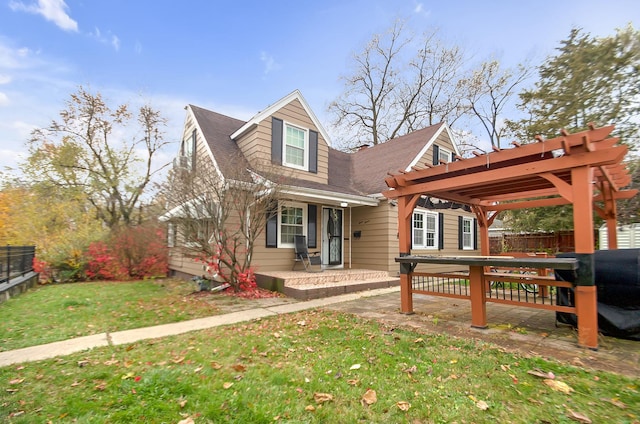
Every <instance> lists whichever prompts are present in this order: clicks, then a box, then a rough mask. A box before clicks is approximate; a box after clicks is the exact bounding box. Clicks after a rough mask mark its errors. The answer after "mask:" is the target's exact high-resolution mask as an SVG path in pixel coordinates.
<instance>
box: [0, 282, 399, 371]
mask: <svg viewBox="0 0 640 424" xmlns="http://www.w3.org/2000/svg"><path fill="white" fill-rule="evenodd" d="M398 290H399V289H398V288H397V287H392V288H387V289H380V290H371V291H365V292H357V293H350V294H345V295H341V296H333V297H327V298H323V299H314V300H309V301H305V302H296V301H291V300H290V299H287V300H286V301H285V302H278V300H279V299H278V298H270V299H264V302H262V304H263V305H264V306H262V307H256V308H252V309H246V310H242V311H238V312H232V313H228V314H223V315H214V316H211V317H206V318H198V319H194V320H190V321H182V322H176V323H171V324H163V325H155V326H153V327H145V328H136V329H132V330H123V331H117V332H114V333H100V334H94V335H91V336H85V337H77V338H73V339H69V340H63V341H59V342H53V343H48V344H44V345H39V346H31V347H26V348H23V349H16V350H9V351H6V352H0V367H5V366H7V365H12V364H17V363H21V362H31V361H39V360H42V359H49V358H54V357H56V356H61V355H69V354H71V353H75V352H81V351H83V350H87V349H92V348H94V347H104V346H116V345H122V344H130V343H133V342H137V341H139V340H145V339H155V338H158V337H166V336H173V335H176V334H182V333H187V332H189V331H196V330H204V329H206V328H212V327H219V326H222V325H229V324H235V323H238V322H242V321H250V320H254V319H257V318H264V317H268V316H272V315H280V314H288V313H292V312H298V311H302V310H305V309H314V308H322V307H327V306H329V305H332V304H336V303H341V302H349V301H354V300H359V299H365V298H369V297H372V296H380V295H384V294H388V293H392V292H398ZM396 296H397V295H396ZM259 303H260V302H259Z"/></svg>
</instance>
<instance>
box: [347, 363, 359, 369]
mask: <svg viewBox="0 0 640 424" xmlns="http://www.w3.org/2000/svg"><path fill="white" fill-rule="evenodd" d="M349 369H350V370H359V369H360V364H353V365H351V368H349Z"/></svg>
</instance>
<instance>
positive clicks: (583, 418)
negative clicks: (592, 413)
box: [567, 409, 591, 424]
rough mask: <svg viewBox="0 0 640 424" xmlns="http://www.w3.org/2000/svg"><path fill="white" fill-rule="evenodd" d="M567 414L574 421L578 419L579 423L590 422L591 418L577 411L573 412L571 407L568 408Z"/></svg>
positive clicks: (587, 423) (588, 423)
mask: <svg viewBox="0 0 640 424" xmlns="http://www.w3.org/2000/svg"><path fill="white" fill-rule="evenodd" d="M568 411H569V412H568V413H567V416H568V417H569V418H571V419H572V420H574V421H578V422H579V423H584V424H591V420H590V419H589V417H587V416H586V415H582V414H580V413H578V412H573V411H572V410H571V409H569V410H568Z"/></svg>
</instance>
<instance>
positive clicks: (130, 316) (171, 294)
mask: <svg viewBox="0 0 640 424" xmlns="http://www.w3.org/2000/svg"><path fill="white" fill-rule="evenodd" d="M196 288H197V286H196V284H195V283H192V282H187V281H183V280H178V279H163V280H143V281H135V282H87V283H73V284H56V285H46V286H39V287H37V288H36V289H33V290H29V291H28V292H27V293H23V294H21V295H20V296H18V297H15V298H12V299H9V300H8V301H6V302H3V303H1V304H0V316H1V317H2V325H0V351H5V350H11V349H18V348H21V347H27V346H35V345H38V344H43V343H49V342H53V341H59V340H65V339H68V338H72V337H79V336H88V335H91V334H99V333H104V332H114V331H119V330H128V329H132V328H138V327H146V326H150V325H157V324H166V323H170V322H178V321H184V320H189V319H193V318H200V317H205V316H210V315H216V314H218V313H224V312H225V310H224V309H222V308H224V306H225V305H227V304H230V303H233V304H237V303H238V302H242V301H243V299H238V298H235V297H230V296H215V299H216V300H215V303H213V302H211V301H210V299H211V297H210V296H198V295H194V294H192V293H193V292H194V290H196Z"/></svg>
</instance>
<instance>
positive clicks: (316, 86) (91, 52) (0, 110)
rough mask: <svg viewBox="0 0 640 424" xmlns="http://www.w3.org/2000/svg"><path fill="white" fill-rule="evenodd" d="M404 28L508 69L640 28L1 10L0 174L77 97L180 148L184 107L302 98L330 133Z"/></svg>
mask: <svg viewBox="0 0 640 424" xmlns="http://www.w3.org/2000/svg"><path fill="white" fill-rule="evenodd" d="M398 18H400V19H405V20H406V21H407V26H408V27H409V28H411V29H412V30H413V31H415V32H417V33H420V32H422V31H425V30H432V29H436V28H437V29H438V31H439V35H440V37H441V38H444V39H445V40H447V41H448V42H451V43H455V44H458V45H460V46H462V47H463V48H464V49H465V50H467V51H468V52H470V53H471V54H472V55H473V57H474V60H477V61H478V63H479V62H480V61H481V60H483V59H486V58H488V57H489V56H491V55H493V56H495V57H497V58H498V59H499V60H501V61H502V62H503V63H504V64H506V65H511V66H512V65H514V64H516V63H518V62H521V61H524V60H525V59H526V58H533V59H534V63H535V62H538V63H539V62H540V61H542V60H543V59H544V57H546V56H547V55H549V54H552V53H553V49H554V48H555V47H557V46H558V45H559V41H560V40H562V39H564V38H566V37H567V36H568V34H569V31H570V29H571V28H572V27H576V26H577V27H581V28H583V29H584V30H585V32H588V33H590V34H592V35H610V34H613V33H614V31H615V28H618V27H622V26H624V25H626V24H627V23H632V24H634V27H636V28H638V22H640V2H638V1H636V0H628V1H623V0H608V1H595V0H575V1H574V0H555V1H548V0H540V1H535V2H520V1H506V0H495V1H491V0H487V1H478V0H475V1H471V0H469V1H464V0H459V1H455V0H452V1H437V2H436V1H426V0H423V1H416V0H407V1H404V0H396V1H383V0H355V1H349V0H326V1H303V0H298V1H277V0H276V1H271V2H265V1H242V0H230V1H215V0H212V1H204V0H201V1H188V0H184V1H171V0H154V1H144V0H0V169H2V168H4V167H5V166H15V165H16V162H17V160H18V159H19V158H20V157H24V154H25V152H26V145H25V143H26V141H27V139H28V135H29V132H30V131H31V130H32V129H33V128H36V127H44V126H46V125H48V123H49V122H50V121H51V120H52V119H56V118H57V117H58V113H59V111H60V110H62V109H63V108H64V102H65V101H66V100H67V99H68V97H69V95H70V94H71V93H73V92H75V91H76V89H77V87H78V86H79V85H83V86H85V87H87V88H89V89H90V90H93V91H100V92H101V93H102V94H103V95H104V96H105V97H106V98H107V99H109V100H110V101H111V102H112V104H115V103H122V102H130V103H131V104H132V105H135V104H136V102H139V101H146V102H149V103H151V104H152V105H153V106H154V107H156V108H158V109H160V110H161V111H162V113H163V115H164V116H165V117H167V118H168V119H169V125H168V127H167V129H166V137H167V139H169V140H175V141H177V140H178V139H179V137H180V136H181V127H182V124H183V122H184V106H185V105H186V104H189V103H191V104H195V105H198V106H201V107H205V108H209V109H211V110H214V111H217V112H221V113H225V114H228V115H231V116H234V117H236V118H240V119H248V118H250V117H251V116H252V115H254V114H255V113H257V112H258V111H260V110H262V109H264V108H265V107H266V106H268V105H269V104H271V103H273V102H275V101H277V100H278V99H280V98H281V97H283V96H285V95H286V94H288V93H290V92H291V91H293V90H294V89H299V90H301V92H302V94H303V95H304V97H305V98H306V100H307V101H308V102H309V104H310V106H311V108H312V109H313V110H314V112H315V113H316V115H317V116H318V117H319V118H320V120H321V121H323V123H324V124H325V127H327V129H328V130H329V133H330V134H331V128H330V126H329V122H328V119H329V117H328V114H327V112H326V108H327V105H328V104H329V103H330V102H331V101H332V100H334V99H335V98H336V97H337V96H338V94H339V93H340V92H341V90H342V88H343V84H342V82H341V81H340V76H342V75H345V74H346V73H347V72H348V65H349V63H350V57H351V56H352V54H353V53H355V52H358V51H361V50H362V48H363V47H364V45H365V44H366V43H367V41H369V40H370V38H371V36H372V35H373V34H374V33H379V32H382V31H384V30H386V29H387V28H389V27H390V26H391V25H392V24H393V22H394V21H395V20H396V19H398ZM478 135H480V134H478ZM177 148H178V146H177V143H176V144H174V145H172V146H171V147H169V148H168V149H167V150H166V152H165V157H163V159H165V160H167V161H168V160H170V159H171V158H172V157H173V155H174V154H175V151H176V150H177Z"/></svg>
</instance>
